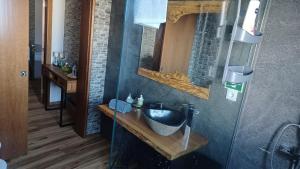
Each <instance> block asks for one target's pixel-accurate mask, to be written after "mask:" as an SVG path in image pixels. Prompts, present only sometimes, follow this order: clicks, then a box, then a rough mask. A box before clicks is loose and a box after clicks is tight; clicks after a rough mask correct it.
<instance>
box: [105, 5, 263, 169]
mask: <svg viewBox="0 0 300 169" xmlns="http://www.w3.org/2000/svg"><path fill="white" fill-rule="evenodd" d="M124 2H125V3H124V6H123V7H122V8H123V10H122V11H124V13H123V15H122V21H123V22H122V23H123V27H122V28H120V29H122V30H121V31H120V30H119V31H120V32H122V34H121V35H120V36H121V38H119V39H121V41H119V43H121V52H120V53H121V54H120V57H118V59H119V64H116V65H113V66H118V67H119V69H117V70H118V72H119V73H118V80H117V84H118V85H117V88H116V95H115V97H114V98H115V99H117V100H120V101H117V102H116V103H115V104H114V107H115V109H116V108H118V109H120V108H121V109H122V110H124V107H126V106H127V105H126V104H125V103H123V102H126V100H127V98H128V96H129V95H130V96H131V97H132V98H133V99H134V103H133V104H132V105H131V106H132V110H131V111H129V112H127V113H119V112H117V111H113V115H112V118H113V130H112V140H111V141H112V142H111V153H110V162H109V168H110V169H117V168H136V169H163V168H174V169H181V168H188V169H196V168H200V167H209V168H225V166H226V162H227V160H228V157H229V155H230V146H231V142H232V137H233V135H234V130H235V126H236V122H237V119H238V116H239V111H240V108H241V104H242V100H243V97H244V94H243V93H241V94H239V95H238V98H237V101H236V102H232V101H229V100H227V99H226V89H225V88H224V85H223V84H222V74H223V70H224V65H225V60H226V54H227V51H228V47H229V42H230V36H231V32H232V26H233V24H234V20H235V17H236V11H237V0H231V1H210V3H212V2H213V3H214V5H215V7H216V8H213V9H214V10H215V11H209V10H208V8H207V4H206V6H205V5H203V4H202V6H201V3H203V2H208V1H188V2H189V3H191V4H189V3H185V2H184V1H172V2H173V5H174V3H175V2H177V5H179V7H178V6H177V7H178V8H180V5H187V4H189V5H194V8H192V9H193V12H191V13H189V14H186V15H183V16H181V17H179V19H178V20H177V21H176V22H175V23H170V22H169V19H170V18H167V23H162V24H160V26H159V27H158V28H151V27H144V26H141V25H138V24H134V9H135V8H134V5H135V4H134V0H126V1H124ZM172 2H171V3H172ZM248 3H249V0H247V2H246V1H243V2H242V12H241V21H240V24H241V23H242V22H243V21H242V20H243V18H244V15H245V11H246V9H247V7H248ZM169 4H170V2H169ZM199 4H200V5H199ZM218 4H219V5H220V6H219V8H217V7H218ZM224 4H225V6H224ZM113 5H116V4H113ZM195 7H197V8H196V10H195ZM168 17H170V16H169V15H168ZM260 19H262V18H260ZM111 25H114V23H112V24H111ZM191 25H192V26H191ZM178 27H179V29H180V30H181V31H179V32H178V31H177V30H178ZM170 30H171V31H170ZM170 32H171V33H172V32H173V33H174V32H175V33H177V34H173V35H172V36H169V35H170ZM191 32H192V33H191ZM178 34H179V35H183V34H184V35H185V36H178ZM191 35H192V36H191ZM176 36H178V37H180V38H177V39H176V38H174V37H176ZM188 36H191V37H192V39H184V41H181V40H183V38H184V37H188ZM170 39H171V40H172V41H169V42H168V40H170ZM166 42H168V43H166ZM170 44H171V46H172V45H173V50H176V51H177V50H178V52H182V51H181V50H179V49H181V47H178V46H176V45H178V44H179V45H182V48H184V49H190V50H189V51H188V50H184V51H185V52H182V53H181V54H184V55H180V57H177V55H176V53H172V50H170V51H169V50H168V48H167V47H168V46H170ZM111 45H115V44H111ZM177 48H179V49H177ZM253 50H254V48H253V46H251V45H244V44H243V43H239V42H237V43H236V44H235V45H234V46H233V52H232V60H231V61H232V64H245V63H247V62H249V63H250V64H251V62H252V56H253ZM166 51H167V52H166ZM168 52H169V53H171V54H170V55H168ZM181 59H183V60H181ZM168 63H171V64H168ZM179 63H182V65H183V66H182V65H180V64H179ZM170 65H171V66H170ZM175 68H176V69H175ZM140 69H148V70H149V71H151V72H153V71H155V72H157V73H161V74H167V75H168V76H170V75H171V74H173V73H179V74H180V75H181V76H182V77H184V78H188V79H189V80H190V81H191V83H192V84H193V85H195V86H198V87H202V88H207V89H209V92H210V96H209V98H208V100H206V99H201V98H198V97H195V96H192V95H190V94H188V93H185V92H182V91H178V90H176V89H174V88H172V87H170V86H167V85H165V84H161V83H160V82H157V81H155V80H153V79H151V78H149V77H145V76H142V75H139V74H138V72H139V70H140ZM141 95H142V96H143V101H144V104H143V106H142V107H140V104H139V101H141V99H140V100H139V101H138V98H140V97H141ZM111 99H113V98H111ZM129 100H130V99H129ZM129 100H127V101H129ZM187 104H188V105H190V107H188V108H190V109H186V105H187ZM153 110H155V111H153ZM188 110H190V111H191V112H193V113H192V114H193V116H192V118H191V116H188V115H189V113H187V112H188ZM192 110H193V111H192ZM175 112H177V113H178V112H179V113H181V114H183V115H184V120H183V121H181V120H180V117H181V116H171V117H173V118H171V120H170V119H169V118H163V117H165V116H166V117H170V116H169V115H172V113H175ZM160 117H162V118H160ZM187 117H189V118H187ZM149 118H150V120H149ZM174 119H175V120H174ZM178 119H179V120H178ZM188 119H190V120H188ZM151 120H152V121H151ZM173 120H174V121H173ZM153 121H154V122H153ZM186 121H188V123H185V122H186ZM181 122H182V124H181ZM160 123H163V124H167V125H169V126H172V125H173V127H174V126H177V127H178V124H180V127H181V128H179V129H176V130H177V131H176V130H175V129H174V130H175V131H176V132H175V133H174V134H171V135H169V136H162V134H166V133H168V132H170V131H169V130H168V132H167V131H165V130H164V131H161V130H162V128H163V127H165V126H162V125H161V124H160ZM171 124H172V125H171ZM175 124H176V125H175ZM186 124H189V125H190V126H191V132H192V133H193V134H192V135H193V136H192V135H190V136H191V137H190V139H192V140H193V139H194V140H196V141H195V142H194V144H193V145H198V144H199V143H201V145H200V146H199V147H196V148H195V149H193V151H189V152H188V153H187V152H186V151H184V150H182V151H180V150H181V149H185V147H184V145H185V144H183V143H184V140H185V137H184V136H185V135H186V134H184V133H186V132H188V131H187V130H186V129H187V127H186V126H189V125H186ZM163 129H165V128H163ZM149 133H150V134H149ZM171 133H172V132H171ZM169 134H170V133H169ZM195 135H196V136H195ZM198 137H200V138H201V139H195V138H198ZM168 138H171V139H168ZM170 140H171V141H170ZM205 140H207V141H208V144H206V142H205ZM181 143H182V144H181ZM188 143H189V142H188ZM188 145H189V144H188ZM193 145H189V146H193ZM182 146H183V147H182ZM189 146H188V147H189ZM165 149H166V150H165ZM187 149H188V148H187ZM168 150H170V151H168ZM174 152H175V155H174V156H172V153H174ZM176 152H181V154H180V153H178V154H177V155H176ZM182 154H185V155H182ZM181 155H182V156H181Z"/></svg>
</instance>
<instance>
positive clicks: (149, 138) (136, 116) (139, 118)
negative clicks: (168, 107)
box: [98, 105, 208, 160]
mask: <svg viewBox="0 0 300 169" xmlns="http://www.w3.org/2000/svg"><path fill="white" fill-rule="evenodd" d="M98 109H99V110H100V111H101V112H103V113H104V114H105V115H106V116H108V117H110V118H112V119H113V118H114V111H113V110H112V109H110V108H109V107H108V106H107V105H99V106H98ZM116 117H117V118H116V119H117V123H118V124H120V125H121V126H122V127H124V128H125V129H127V130H128V131H129V132H130V133H132V134H134V135H135V136H136V137H138V138H139V139H141V140H142V141H143V142H145V143H147V144H148V145H149V146H151V147H152V148H154V149H155V150H156V151H157V152H159V153H160V154H162V155H163V156H164V157H166V158H167V159H168V160H174V159H176V158H178V157H181V156H183V155H186V154H188V153H191V152H193V151H195V150H198V149H199V148H201V147H203V146H205V145H207V144H208V140H207V139H206V138H204V137H203V136H201V135H199V134H196V133H193V132H191V135H190V140H189V143H188V147H187V149H184V147H183V146H182V142H183V134H182V132H181V131H178V132H176V133H175V134H173V135H171V136H160V135H158V134H156V133H155V132H154V131H153V130H152V129H151V128H150V127H149V126H148V125H147V124H146V122H145V120H144V118H143V115H142V113H141V112H139V111H132V112H129V113H126V114H122V113H117V115H116Z"/></svg>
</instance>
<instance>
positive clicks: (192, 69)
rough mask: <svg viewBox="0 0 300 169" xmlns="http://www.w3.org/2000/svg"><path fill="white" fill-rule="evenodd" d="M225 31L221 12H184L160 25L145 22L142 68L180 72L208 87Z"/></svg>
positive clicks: (213, 75) (168, 72) (170, 72)
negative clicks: (154, 25)
mask: <svg viewBox="0 0 300 169" xmlns="http://www.w3.org/2000/svg"><path fill="white" fill-rule="evenodd" d="M221 34H222V32H221V26H220V14H219V13H200V14H189V15H184V16H181V17H180V18H179V19H178V20H177V21H176V22H172V21H170V20H168V21H167V22H166V23H163V24H161V25H160V27H159V29H156V28H152V27H145V26H144V27H143V35H142V44H141V52H140V69H146V70H151V71H155V72H159V73H162V74H177V75H179V76H181V77H184V78H186V79H188V81H189V82H190V83H191V84H193V85H196V86H200V87H205V88H208V87H209V85H210V84H211V83H212V81H213V78H214V77H215V75H216V69H217V61H218V55H219V50H220V48H221V42H222V41H221Z"/></svg>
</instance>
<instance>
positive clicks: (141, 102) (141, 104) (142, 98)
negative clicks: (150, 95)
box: [136, 95, 144, 107]
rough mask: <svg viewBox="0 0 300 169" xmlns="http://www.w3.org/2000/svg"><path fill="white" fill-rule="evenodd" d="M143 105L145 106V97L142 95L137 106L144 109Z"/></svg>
mask: <svg viewBox="0 0 300 169" xmlns="http://www.w3.org/2000/svg"><path fill="white" fill-rule="evenodd" d="M143 104H144V97H143V95H140V97H139V98H138V99H137V104H136V105H137V106H138V107H142V106H143Z"/></svg>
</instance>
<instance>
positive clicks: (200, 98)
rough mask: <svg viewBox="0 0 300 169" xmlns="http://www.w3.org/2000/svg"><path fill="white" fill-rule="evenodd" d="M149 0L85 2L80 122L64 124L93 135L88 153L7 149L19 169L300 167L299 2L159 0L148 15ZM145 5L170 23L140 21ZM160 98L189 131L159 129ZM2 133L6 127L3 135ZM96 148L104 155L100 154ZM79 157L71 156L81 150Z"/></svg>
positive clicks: (9, 161) (10, 163) (84, 137)
mask: <svg viewBox="0 0 300 169" xmlns="http://www.w3.org/2000/svg"><path fill="white" fill-rule="evenodd" d="M143 1H145V3H146V4H147V0H143ZM143 1H142V0H88V1H87V2H85V3H83V2H81V3H80V4H79V3H78V4H77V5H81V7H78V6H77V7H78V9H76V10H81V13H80V14H81V24H80V29H81V31H80V33H81V34H80V45H79V46H78V48H79V50H80V51H77V52H79V55H80V56H78V57H79V59H78V60H77V62H78V72H79V73H78V77H79V78H78V82H77V86H78V88H77V93H76V95H75V96H74V98H75V99H77V100H76V101H77V104H76V105H75V108H73V109H72V111H74V112H75V113H74V114H75V115H74V119H73V120H74V124H73V126H72V125H71V126H67V127H60V128H59V126H57V127H58V128H59V129H57V130H68V132H69V131H70V132H71V130H72V132H73V131H75V132H76V136H78V138H77V137H76V139H75V138H73V137H75V136H70V137H72V138H70V139H74V140H76V141H78V142H79V141H82V142H83V141H84V140H86V141H87V142H89V145H88V146H85V145H84V146H82V145H81V147H80V148H77V149H78V152H79V153H80V151H81V150H83V151H84V152H85V153H86V155H81V157H80V158H79V157H78V159H80V160H77V161H76V160H74V162H73V163H72V164H70V163H69V162H68V160H70V159H67V160H63V158H62V159H61V160H58V162H57V164H55V162H54V161H53V160H52V159H51V157H50V158H49V159H46V157H44V156H41V157H40V159H39V158H38V156H35V155H32V154H30V153H31V152H30V151H32V150H31V149H32V148H31V149H29V153H28V155H27V156H26V155H25V156H21V157H18V158H13V159H7V158H5V156H4V153H3V152H1V146H0V159H5V160H6V162H7V164H8V168H51V167H52V168H53V167H56V168H109V169H119V168H120V169H123V168H124V169H125V168H132V169H297V168H300V164H299V160H300V158H299V157H300V155H299V149H300V144H299V143H300V137H299V131H300V129H299V127H300V126H299V124H300V99H299V98H300V87H299V85H298V84H299V83H300V76H299V75H298V72H300V22H299V21H300V1H299V0H285V1H280V0H215V1H203V0H195V1H185V0H169V1H167V0H152V3H153V4H152V3H149V2H148V5H149V4H150V5H149V6H148V8H147V9H145V7H144V10H145V11H151V10H152V12H153V11H156V10H159V11H156V12H157V13H152V14H149V13H148V15H147V14H145V12H143V10H141V9H139V8H138V5H137V4H143ZM73 3H75V1H74V2H73ZM162 4H163V5H162ZM164 5H165V6H164ZM251 5H252V6H251ZM75 6H76V5H75ZM141 6H142V5H141ZM151 8H152V9H151ZM138 10H140V11H139V12H140V15H141V16H143V15H145V16H146V17H147V16H151V15H152V16H156V17H157V18H158V20H162V21H161V22H159V21H158V22H157V21H155V22H154V23H153V22H150V23H148V22H147V19H146V21H145V20H144V21H142V22H138V21H137V18H138V16H137V13H138V12H137V11H138ZM172 10H174V11H175V14H174V16H173V15H171V14H170V13H171V12H172ZM176 10H178V11H176ZM248 11H252V12H253V11H255V12H254V13H252V16H248V15H247V14H248ZM176 12H178V13H176ZM0 14H1V12H0ZM253 14H254V18H253ZM70 15H72V14H70ZM77 17H78V15H77ZM247 17H249V18H247ZM0 18H1V16H0ZM157 18H155V19H157ZM155 19H154V20H155ZM148 20H149V18H148ZM246 20H247V21H248V22H246ZM70 22H72V21H70ZM247 23H250V27H251V28H250V29H249V27H247ZM0 25H1V24H0ZM149 25H151V26H149ZM153 25H155V26H153ZM174 25H176V26H174ZM77 27H78V25H77ZM247 28H248V30H247ZM0 30H1V29H0ZM254 30H255V31H254ZM0 35H1V34H0ZM78 38H79V36H78V37H77V40H78V41H79V39H78ZM183 54H185V55H184V57H182V56H183ZM152 55H153V56H152ZM170 57H172V58H171V59H170ZM200 57H201V58H200ZM157 58H158V59H159V60H158V63H157V62H156V61H157V60H155V59H157ZM186 58H188V59H186ZM181 59H182V60H181ZM168 62H169V64H168ZM183 64H184V66H182V65H183ZM237 66H238V68H241V67H242V68H241V69H239V70H236V69H234V68H237ZM171 69H173V70H172V71H170V70H171ZM174 69H175V71H174ZM234 71H236V72H234ZM170 72H171V73H170ZM237 72H238V73H240V74H242V76H243V77H240V76H239V77H236V76H234V73H237ZM230 74H231V75H230ZM0 79H1V78H0ZM0 89H2V88H0ZM0 91H2V90H0ZM4 97H5V96H3V98H4ZM132 102H133V103H132ZM0 105H2V102H1V104H0ZM68 106H69V105H67V109H68ZM152 106H154V107H155V108H153V109H154V110H156V111H157V110H160V111H162V110H163V109H166V110H170V112H171V113H180V114H181V115H184V117H183V116H181V117H182V119H180V120H181V124H180V125H181V126H180V128H178V129H176V131H174V132H172V133H168V134H165V135H167V136H163V135H164V134H163V133H159V132H164V131H161V130H160V128H159V127H158V126H157V125H156V124H154V126H153V124H151V122H149V121H147V120H148V119H147V118H152V117H151V116H149V117H148V116H147V115H145V114H146V112H147V111H148V110H149V111H150V115H151V110H152V108H151V107H152ZM157 106H158V108H157ZM187 106H188V108H187V109H188V110H187V109H186V107H187ZM122 111H124V112H123V113H121V112H122ZM184 112H187V113H184ZM190 112H192V113H190ZM53 113H58V112H53ZM131 115H132V116H131ZM135 115H137V116H135ZM71 116H72V115H71ZM55 117H56V116H55ZM130 117H133V119H130ZM1 118H2V116H0V119H1ZM1 120H2V119H1ZM152 120H153V119H152ZM167 120H168V119H167ZM150 121H151V120H150ZM1 122H2V121H1ZM29 125H30V124H29ZM0 127H1V124H0ZM29 132H30V131H29ZM75 132H74V134H75ZM1 136H2V134H1V129H0V143H1V139H2V138H1ZM79 136H80V137H79ZM49 138H50V139H51V136H49ZM99 138H101V139H100V140H99ZM81 139H82V140H81ZM93 140H97V143H93ZM31 142H32V141H31V140H30V138H29V141H28V144H29V147H30V143H31ZM102 142H105V143H107V144H105V151H103V149H104V148H103V147H104V145H103V144H102ZM4 143H5V142H4ZM100 143H101V144H100ZM49 144H50V143H49ZM51 144H52V142H51ZM63 144H64V145H65V146H67V142H66V143H63ZM96 144H97V145H96ZM98 144H99V145H98ZM185 144H186V145H187V146H186V145H185ZM78 145H80V144H78ZM93 145H94V146H93ZM183 145H185V146H183ZM2 147H4V149H5V144H2ZM86 147H88V148H89V151H91V152H93V153H94V152H95V150H93V149H97V153H98V154H97V155H95V154H93V155H94V156H93V157H92V155H89V154H88V152H87V150H86V149H85V148H86ZM108 147H109V150H108ZM44 148H47V149H49V150H51V151H50V152H52V151H56V149H54V148H53V149H52V148H51V146H50V147H47V144H45V146H44ZM70 149H71V148H70ZM85 150H86V151H85ZM43 151H44V150H43ZM68 151H71V150H68ZM68 151H67V152H68ZM78 152H77V153H78ZM1 153H2V154H1ZM64 153H65V152H64ZM37 154H38V153H37ZM74 154H75V155H74ZM74 154H73V156H72V153H70V154H66V155H63V156H62V157H65V156H68V157H70V158H74V159H76V158H77V157H76V156H77V155H78V156H80V154H76V153H74ZM83 154H84V153H83ZM91 154H92V153H91ZM51 156H53V158H54V159H56V158H55V157H60V154H57V156H56V154H55V152H52V154H51ZM89 158H90V160H89ZM22 159H23V160H22ZM24 159H25V160H24ZM81 160H82V161H81ZM39 161H40V162H39ZM3 162H4V161H3ZM1 163H2V161H1V160H0V169H2V168H1V167H2V166H1ZM4 163H5V162H4ZM52 163H53V164H52ZM96 163H97V164H96ZM100 163H101V165H100ZM58 164H59V165H58ZM67 164H68V165H67ZM4 169H6V168H4Z"/></svg>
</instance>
